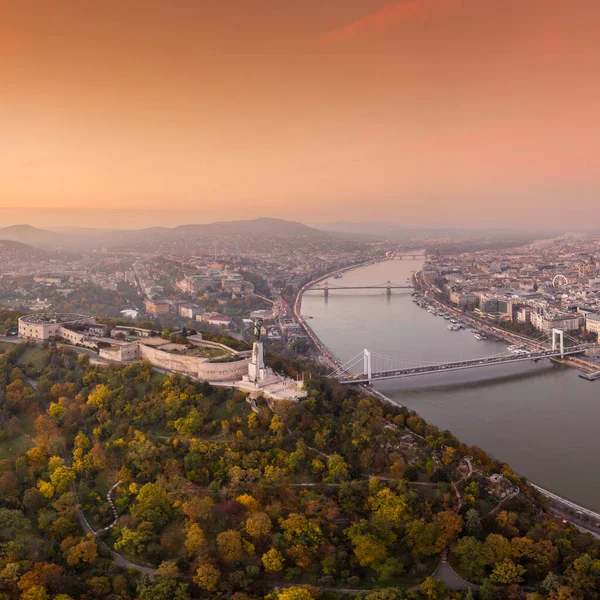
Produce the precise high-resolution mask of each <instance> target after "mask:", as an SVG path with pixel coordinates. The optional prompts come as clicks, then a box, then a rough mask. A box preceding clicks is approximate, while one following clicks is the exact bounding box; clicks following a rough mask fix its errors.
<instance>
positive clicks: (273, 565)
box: [261, 548, 284, 573]
mask: <svg viewBox="0 0 600 600" xmlns="http://www.w3.org/2000/svg"><path fill="white" fill-rule="evenodd" d="M261 560H262V564H263V566H264V568H265V571H267V573H279V571H281V570H282V569H283V564H284V560H283V555H282V554H281V552H279V551H278V550H276V549H275V548H271V549H270V550H269V551H268V552H265V553H264V554H263V555H262V558H261Z"/></svg>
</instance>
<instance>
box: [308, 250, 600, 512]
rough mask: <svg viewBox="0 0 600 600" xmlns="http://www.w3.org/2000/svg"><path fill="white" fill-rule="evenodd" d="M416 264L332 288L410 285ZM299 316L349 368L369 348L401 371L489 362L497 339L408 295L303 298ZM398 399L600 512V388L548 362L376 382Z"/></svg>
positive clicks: (376, 270)
mask: <svg viewBox="0 0 600 600" xmlns="http://www.w3.org/2000/svg"><path fill="white" fill-rule="evenodd" d="M420 267H421V261H420V260H394V261H387V262H383V263H377V264H374V265H370V266H367V267H362V268H359V269H355V270H353V271H349V272H347V273H345V274H344V275H343V277H342V278H341V279H330V280H329V283H330V285H331V286H334V285H377V284H380V283H383V282H386V281H392V282H394V283H397V284H404V283H406V280H407V278H409V277H410V276H411V274H412V273H413V272H414V271H415V270H418V269H419V268H420ZM302 315H303V316H304V317H305V318H307V319H308V320H307V323H308V324H309V325H310V326H311V328H312V329H313V331H314V332H315V334H316V335H317V336H318V337H319V338H320V339H321V340H322V341H323V343H324V344H326V345H327V346H328V347H329V349H330V350H331V351H332V352H333V353H334V354H335V355H336V356H337V357H338V358H339V359H340V360H342V361H343V362H344V361H347V360H349V359H351V358H353V357H354V356H356V355H357V354H358V353H359V352H361V351H362V350H363V348H367V349H368V350H370V351H372V352H377V353H379V354H382V355H386V356H393V357H397V358H401V359H403V361H404V364H405V366H407V367H408V366H415V364H416V363H425V362H429V363H431V362H438V361H440V362H442V361H451V360H460V359H467V358H476V357H484V356H492V355H495V354H499V353H501V352H504V351H505V344H504V343H503V342H497V341H490V340H485V341H477V340H476V339H475V338H474V337H473V334H472V332H471V331H469V330H465V331H457V332H454V331H448V329H447V326H448V321H445V320H444V319H442V318H441V317H436V316H434V315H432V314H430V313H428V312H427V311H426V310H424V309H423V308H420V307H418V306H417V305H416V304H414V303H413V302H412V298H411V296H410V294H409V293H408V290H406V291H405V290H394V291H393V293H392V296H391V297H388V296H387V295H386V294H385V291H380V290H337V291H335V290H334V291H331V292H330V294H329V298H328V299H327V300H326V299H325V298H324V297H323V292H318V291H311V290H309V291H307V292H306V293H305V294H304V297H303V300H302ZM376 388H377V389H378V390H379V391H381V392H383V393H384V394H385V395H386V396H388V397H389V398H391V399H392V400H393V401H395V402H398V403H399V404H401V405H403V406H407V407H409V408H411V409H413V410H415V411H417V412H418V413H419V414H420V415H421V416H422V417H423V418H424V419H425V420H427V421H428V422H430V423H433V424H435V425H437V426H438V427H440V428H441V429H448V430H449V431H451V432H452V433H454V434H455V435H456V436H457V437H458V438H460V439H461V440H462V441H463V442H465V443H467V444H470V445H476V446H479V447H481V448H483V449H484V450H485V451H486V452H488V453H489V454H490V455H491V456H493V457H495V458H497V459H498V460H501V461H504V462H507V463H508V464H510V465H511V467H512V468H513V470H515V471H516V472H517V473H519V474H521V475H523V476H525V477H527V478H528V479H529V480H531V481H532V482H533V483H536V484H537V485H539V486H541V487H544V488H546V489H549V490H551V491H554V492H555V493H557V494H560V495H561V496H564V497H565V498H568V499H570V500H573V501H574V502H577V503H580V504H582V505H584V506H588V507H589V508H591V509H594V510H600V480H599V479H596V477H595V474H596V461H597V458H598V457H599V456H600V436H599V435H598V424H599V423H600V402H599V392H600V381H597V382H589V381H586V380H584V379H581V378H580V377H579V376H578V371H577V370H575V369H572V368H569V367H563V366H559V365H553V364H552V363H550V361H541V362H540V363H537V364H533V363H519V364H513V365H501V366H496V367H484V368H480V369H475V370H467V371H459V372H452V373H442V374H437V375H426V376H423V377H415V378H412V379H404V380H389V381H385V382H379V383H377V385H376Z"/></svg>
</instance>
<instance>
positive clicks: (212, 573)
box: [194, 563, 221, 592]
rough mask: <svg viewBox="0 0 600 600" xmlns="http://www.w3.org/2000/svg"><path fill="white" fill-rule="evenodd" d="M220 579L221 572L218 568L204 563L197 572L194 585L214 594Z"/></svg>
mask: <svg viewBox="0 0 600 600" xmlns="http://www.w3.org/2000/svg"><path fill="white" fill-rule="evenodd" d="M220 577H221V572H220V571H219V569H218V568H217V567H215V566H214V565H212V564H210V563H202V564H201V565H200V566H199V567H198V569H197V571H196V576H195V577H194V583H196V584H197V585H198V587H200V588H202V589H203V590H206V591H207V592H214V591H215V590H216V589H217V585H218V583H219V578H220Z"/></svg>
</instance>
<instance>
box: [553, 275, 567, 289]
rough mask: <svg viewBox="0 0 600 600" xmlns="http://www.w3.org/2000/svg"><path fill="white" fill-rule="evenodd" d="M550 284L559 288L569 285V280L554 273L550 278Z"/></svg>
mask: <svg viewBox="0 0 600 600" xmlns="http://www.w3.org/2000/svg"><path fill="white" fill-rule="evenodd" d="M552 285H553V286H554V287H555V288H561V287H563V286H565V285H569V280H568V279H567V278H566V277H565V276H564V275H556V276H555V277H554V279H553V280H552Z"/></svg>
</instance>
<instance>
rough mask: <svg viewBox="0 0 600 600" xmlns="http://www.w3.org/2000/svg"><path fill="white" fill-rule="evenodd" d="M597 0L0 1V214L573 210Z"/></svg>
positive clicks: (587, 199)
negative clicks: (565, 0)
mask: <svg viewBox="0 0 600 600" xmlns="http://www.w3.org/2000/svg"><path fill="white" fill-rule="evenodd" d="M599 25H600V4H599V3H598V2H597V1H596V0H574V1H572V2H564V1H559V0H391V1H388V2H385V1H380V0H346V1H344V2H327V3H323V2H317V1H315V0H307V1H305V2H283V3H282V2H280V1H277V0H257V1H255V2H252V3H249V2H245V1H240V0H232V1H230V2H227V3H221V2H197V1H196V0H177V1H175V2H167V1H166V0H164V1H159V0H153V1H147V0H128V1H127V2H122V1H117V0H103V1H102V2H72V1H66V0H54V1H53V2H46V1H44V0H21V1H19V2H13V1H11V0H0V70H1V73H2V79H1V82H0V130H1V131H2V136H1V137H0V219H1V221H2V224H3V225H11V224H17V223H29V224H32V225H36V226H58V225H80V226H94V227H105V226H110V227H127V228H135V227H145V226H152V225H159V224H160V225H169V226H173V225H179V224H183V223H203V222H210V221H216V220H227V219H236V218H242V219H244V218H254V217H264V216H269V217H279V218H286V219H294V220H298V221H302V222H305V223H310V224H317V223H327V222H332V221H337V220H339V219H347V220H351V221H361V220H376V221H385V222H394V223H399V224H404V225H407V226H442V225H443V226H466V227H473V226H485V227H489V226H503V227H519V228H527V227H529V226H535V227H537V228H544V227H548V228H557V227H559V228H562V227H566V228H585V227H590V226H591V224H593V223H594V222H595V220H596V221H597V219H598V217H600V202H598V193H599V191H600V167H599V166H598V161H597V157H598V155H599V151H600V136H598V131H599V126H600V89H599V84H598V76H597V74H598V72H600V46H599V45H598V43H597V33H598V30H599Z"/></svg>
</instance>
